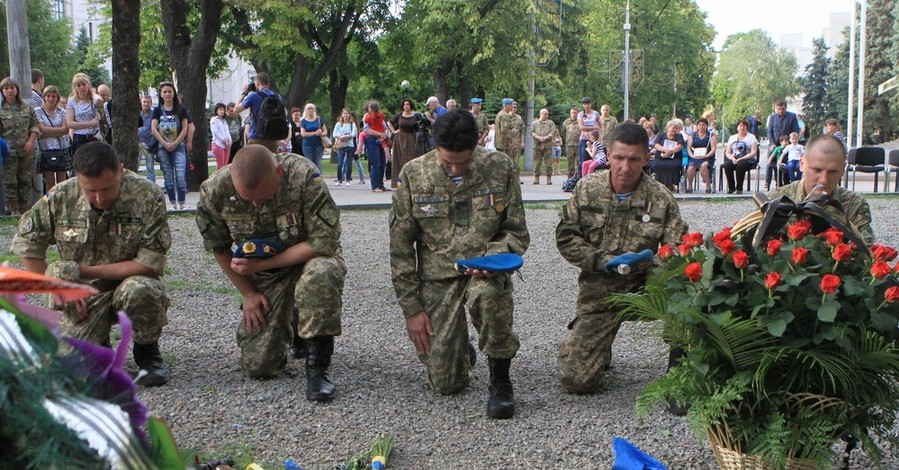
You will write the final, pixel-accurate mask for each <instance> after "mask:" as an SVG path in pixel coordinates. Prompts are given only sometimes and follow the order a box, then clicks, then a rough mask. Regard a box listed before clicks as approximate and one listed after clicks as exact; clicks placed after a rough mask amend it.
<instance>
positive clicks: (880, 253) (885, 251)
mask: <svg viewBox="0 0 899 470" xmlns="http://www.w3.org/2000/svg"><path fill="white" fill-rule="evenodd" d="M871 254H872V255H874V259H876V260H882V261H893V260H894V259H896V256H897V255H899V252H897V251H896V249H895V248H893V247H890V246H884V245H880V244H877V245H874V246H872V247H871Z"/></svg>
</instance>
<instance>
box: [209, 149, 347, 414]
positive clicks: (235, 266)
mask: <svg viewBox="0 0 899 470" xmlns="http://www.w3.org/2000/svg"><path fill="white" fill-rule="evenodd" d="M197 226H198V227H199V229H200V233H201V234H202V235H203V244H204V246H205V248H206V250H207V251H209V252H211V253H212V254H213V256H214V257H215V260H216V261H217V262H218V264H219V266H220V267H221V269H222V271H223V272H224V273H225V275H226V276H228V279H229V280H231V283H232V284H234V287H236V288H237V289H238V290H239V291H240V294H241V295H242V296H243V303H242V304H241V312H242V315H243V317H242V321H241V323H240V326H239V327H238V329H237V344H238V346H239V347H240V349H241V360H240V361H241V369H242V370H243V372H244V374H245V375H246V376H248V377H251V378H268V377H273V376H275V375H277V374H279V373H280V372H281V371H282V370H284V367H285V366H286V365H287V350H288V347H289V346H290V343H291V337H292V336H293V333H294V332H292V331H291V314H292V312H293V309H294V304H296V305H297V306H298V309H299V321H298V323H297V328H296V331H295V332H296V333H297V334H298V335H299V336H300V337H302V338H304V339H306V343H307V351H305V352H306V380H307V382H306V399H307V400H310V401H330V400H332V399H333V398H334V392H335V389H334V385H333V384H332V383H331V380H330V379H329V378H328V375H327V373H328V367H329V366H330V365H331V355H332V354H333V352H334V337H335V336H338V335H340V312H341V309H342V306H343V304H342V299H341V296H342V294H343V283H344V278H345V276H346V265H345V264H344V261H343V258H342V255H341V247H340V213H339V212H338V209H337V206H336V204H334V200H333V199H331V195H330V194H329V193H328V188H327V186H326V185H325V183H324V182H322V178H321V174H320V173H319V171H318V168H316V166H315V165H314V164H312V162H310V161H309V160H306V159H305V158H303V157H300V156H299V155H295V154H291V153H287V154H281V155H275V154H273V153H272V152H271V151H270V150H268V149H267V148H266V147H264V146H262V145H253V144H251V145H247V146H246V147H244V148H243V149H241V150H240V151H239V152H237V154H236V155H235V156H234V161H233V163H232V164H231V165H228V166H225V167H223V168H222V169H220V170H219V171H216V172H215V173H214V174H213V175H212V176H211V177H210V178H209V179H208V180H206V182H205V183H203V185H202V187H201V190H200V202H199V204H198V205H197ZM232 246H233V249H232ZM294 355H295V356H296V355H297V354H296V353H295V354H294Z"/></svg>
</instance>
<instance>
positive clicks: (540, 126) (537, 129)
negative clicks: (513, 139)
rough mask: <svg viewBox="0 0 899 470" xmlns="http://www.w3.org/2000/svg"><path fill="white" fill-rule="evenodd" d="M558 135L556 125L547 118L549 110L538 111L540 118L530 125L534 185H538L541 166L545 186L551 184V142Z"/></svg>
mask: <svg viewBox="0 0 899 470" xmlns="http://www.w3.org/2000/svg"><path fill="white" fill-rule="evenodd" d="M558 135H559V129H558V128H557V127H556V123H554V122H553V121H552V119H550V118H549V110H548V109H546V108H543V109H541V110H540V118H539V119H537V120H536V121H534V122H532V123H531V137H533V138H534V184H540V174H541V168H540V167H541V166H543V167H544V169H545V170H546V184H549V185H551V184H553V176H552V175H553V172H552V158H553V140H555V138H556V137H557V136H558Z"/></svg>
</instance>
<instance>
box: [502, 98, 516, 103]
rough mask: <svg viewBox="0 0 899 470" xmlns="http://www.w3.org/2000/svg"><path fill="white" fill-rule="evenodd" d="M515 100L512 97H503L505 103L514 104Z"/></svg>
mask: <svg viewBox="0 0 899 470" xmlns="http://www.w3.org/2000/svg"><path fill="white" fill-rule="evenodd" d="M512 103H514V101H513V100H512V98H503V104H512Z"/></svg>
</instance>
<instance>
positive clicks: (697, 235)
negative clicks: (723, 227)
mask: <svg viewBox="0 0 899 470" xmlns="http://www.w3.org/2000/svg"><path fill="white" fill-rule="evenodd" d="M684 243H686V244H687V245H690V246H699V245H702V232H693V233H688V234H686V235H684Z"/></svg>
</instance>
